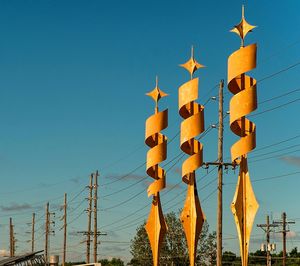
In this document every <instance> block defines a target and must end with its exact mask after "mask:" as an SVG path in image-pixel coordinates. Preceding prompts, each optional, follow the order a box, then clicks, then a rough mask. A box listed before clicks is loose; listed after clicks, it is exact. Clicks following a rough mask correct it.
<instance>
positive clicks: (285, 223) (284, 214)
mask: <svg viewBox="0 0 300 266" xmlns="http://www.w3.org/2000/svg"><path fill="white" fill-rule="evenodd" d="M281 219H282V220H281V221H277V222H275V223H276V224H278V225H279V224H280V225H282V231H281V233H282V253H283V254H282V266H286V233H287V232H289V231H290V230H287V229H286V225H287V224H294V223H295V222H294V221H287V220H286V213H285V212H283V213H282V216H281Z"/></svg>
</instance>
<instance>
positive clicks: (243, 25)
mask: <svg viewBox="0 0 300 266" xmlns="http://www.w3.org/2000/svg"><path fill="white" fill-rule="evenodd" d="M254 28H256V26H252V25H250V24H249V23H248V22H247V21H246V19H245V15H244V5H243V6H242V20H241V22H240V23H239V24H238V25H235V26H234V28H233V29H232V30H231V32H234V33H236V34H237V35H239V36H240V37H241V39H242V46H243V45H244V39H245V37H246V35H247V33H248V32H251V31H252V30H253V29H254Z"/></svg>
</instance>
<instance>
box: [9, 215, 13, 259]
mask: <svg viewBox="0 0 300 266" xmlns="http://www.w3.org/2000/svg"><path fill="white" fill-rule="evenodd" d="M13 249H14V248H13V225H12V218H11V217H10V218H9V256H10V257H13V256H14V252H13Z"/></svg>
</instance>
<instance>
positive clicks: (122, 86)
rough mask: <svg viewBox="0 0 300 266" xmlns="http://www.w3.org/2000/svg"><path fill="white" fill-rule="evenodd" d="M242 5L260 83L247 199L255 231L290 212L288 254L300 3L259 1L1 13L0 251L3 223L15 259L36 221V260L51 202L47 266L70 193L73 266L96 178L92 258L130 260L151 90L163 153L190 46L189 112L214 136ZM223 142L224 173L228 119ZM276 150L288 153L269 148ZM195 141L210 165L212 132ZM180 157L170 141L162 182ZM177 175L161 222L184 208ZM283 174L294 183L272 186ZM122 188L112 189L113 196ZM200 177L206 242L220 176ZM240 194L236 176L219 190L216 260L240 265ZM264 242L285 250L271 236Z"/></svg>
mask: <svg viewBox="0 0 300 266" xmlns="http://www.w3.org/2000/svg"><path fill="white" fill-rule="evenodd" d="M242 4H245V15H246V19H247V20H248V22H249V23H250V24H252V25H257V26H258V27H257V28H256V29H255V30H254V32H253V33H251V34H249V35H248V36H247V38H246V44H250V43H254V42H256V43H257V45H258V58H257V69H256V70H254V71H252V72H251V75H252V76H253V77H254V78H256V79H257V80H258V81H259V82H258V100H259V107H258V110H257V111H256V114H257V115H255V116H253V117H252V118H251V120H253V121H254V122H255V123H256V125H257V152H253V154H250V155H249V171H250V176H251V179H252V180H256V182H254V183H253V187H254V191H255V193H256V195H257V199H258V201H259V203H260V209H259V211H258V214H257V217H256V220H255V224H256V223H264V222H265V216H266V215H267V214H269V215H272V217H273V218H274V219H279V218H280V215H281V212H282V211H286V212H287V216H288V218H290V219H294V220H295V221H296V224H295V225H293V226H291V237H290V238H289V239H288V248H289V249H290V248H292V247H293V246H298V244H299V240H300V237H299V236H300V224H299V220H300V215H299V208H298V204H297V203H298V201H299V200H300V198H299V193H298V187H299V180H298V176H299V173H298V174H294V173H296V172H299V171H300V169H299V167H300V153H299V151H298V150H299V149H297V145H299V143H300V139H299V138H298V137H297V136H298V135H299V134H300V126H299V123H298V120H297V114H298V112H299V102H298V100H297V99H299V91H300V90H299V89H300V88H299V67H300V66H298V65H295V64H297V63H298V62H299V60H300V56H299V53H298V50H299V47H300V27H298V25H300V18H299V15H298V10H299V7H300V6H299V5H300V4H299V3H298V1H292V0H290V1H288V2H284V3H283V2H280V1H273V2H272V5H270V2H269V1H238V0H234V1H230V2H229V1H219V2H218V3H216V2H212V1H156V0H152V1H93V0H91V1H64V0H62V1H46V0H44V1H29V0H28V1H0V38H1V41H0V73H1V74H0V88H1V89H0V99H1V100H0V123H1V130H0V175H1V180H2V185H1V186H0V225H1V226H0V234H1V236H2V237H1V239H0V249H1V250H7V249H8V248H9V246H8V234H7V230H8V228H7V224H8V221H9V217H12V218H13V221H14V223H15V228H16V229H15V231H16V233H17V234H16V238H17V239H18V240H19V242H18V248H17V252H24V251H27V250H28V249H30V243H27V242H26V240H28V239H29V235H28V234H26V231H28V230H29V229H30V227H29V226H28V225H27V224H26V223H28V222H30V220H31V213H32V212H36V214H37V219H38V222H37V228H38V230H37V236H38V237H39V239H38V240H37V249H43V247H44V242H43V240H44V236H43V219H44V217H43V214H44V206H45V204H46V202H47V201H49V202H50V209H51V210H53V211H55V212H56V218H55V219H56V227H55V230H56V235H55V237H52V238H51V248H52V251H51V253H59V252H60V250H61V246H62V231H59V228H60V227H61V221H60V220H59V218H60V216H61V215H62V212H61V211H60V208H59V206H60V205H62V203H63V194H64V193H65V192H66V193H68V198H69V199H70V200H72V201H71V202H70V214H69V222H70V225H69V233H70V234H71V235H69V239H68V241H69V242H70V248H69V253H68V259H69V260H71V259H81V258H83V257H84V251H85V246H84V244H80V242H81V241H82V240H83V237H81V236H76V235H74V234H72V233H73V232H76V231H82V230H85V229H86V214H85V213H84V212H83V211H84V209H85V208H87V202H86V201H85V197H87V190H84V187H85V185H87V184H88V178H89V174H90V173H91V172H92V171H95V170H96V169H98V170H99V171H100V180H99V182H100V191H99V195H100V198H99V205H100V207H99V209H100V212H99V225H100V230H102V231H104V232H107V233H108V235H107V236H105V237H103V238H102V239H101V241H102V243H101V246H100V248H99V252H100V254H101V255H102V256H107V257H110V256H117V255H118V256H121V257H122V258H124V259H128V258H130V255H129V251H128V250H129V245H130V243H129V241H130V239H131V238H132V237H133V235H134V232H135V228H136V226H137V225H138V224H140V223H141V222H142V221H143V220H144V219H146V218H147V216H148V212H149V207H145V208H144V206H145V205H146V204H147V203H150V201H151V200H150V199H148V198H147V193H146V184H147V182H150V181H151V179H150V178H147V177H146V175H145V169H144V168H145V167H144V166H143V163H144V162H145V156H146V151H147V147H146V146H145V145H144V126H145V120H146V118H147V117H148V116H149V115H150V114H152V112H153V102H152V101H151V99H150V98H148V97H146V96H145V93H146V92H148V91H150V90H152V89H153V88H154V86H155V76H156V75H158V76H159V86H160V88H161V89H162V90H164V91H165V92H167V93H169V94H170V96H169V97H167V98H164V99H163V100H161V102H160V107H161V108H169V128H168V129H167V130H165V134H166V135H167V136H168V137H169V139H171V138H172V137H174V136H176V134H177V133H178V131H179V123H180V118H179V115H178V106H177V101H178V100H177V92H178V87H179V86H180V85H181V84H182V83H184V82H185V81H187V80H188V78H189V76H188V74H187V72H186V71H185V70H184V69H182V68H180V67H178V65H179V64H181V63H183V62H185V61H186V60H187V59H188V58H189V56H190V48H191V45H194V48H195V57H196V59H197V60H198V61H199V62H200V63H201V64H203V65H205V66H207V67H206V68H205V69H201V70H199V71H198V72H197V74H196V76H199V77H200V88H199V95H200V97H199V100H198V102H199V103H202V104H203V103H205V102H207V104H206V105H205V108H206V110H205V122H206V128H207V129H209V127H210V125H211V124H214V123H216V122H217V108H218V105H217V103H216V102H214V101H212V100H209V97H211V96H215V95H217V89H216V85H217V84H218V82H219V81H220V79H225V82H226V75H227V74H226V73H227V58H228V56H229V55H230V54H231V53H232V52H234V51H235V50H237V49H238V48H239V45H240V41H239V38H238V37H237V36H236V35H235V34H232V33H230V32H229V30H230V29H231V28H232V27H233V25H235V24H237V23H239V21H240V18H241V6H242ZM293 65H295V66H294V67H292V68H290V69H288V70H286V71H283V72H282V73H280V74H276V75H274V76H270V75H272V74H274V73H277V72H279V71H281V70H284V69H286V68H288V67H289V66H293ZM265 77H268V78H267V79H264V78H265ZM262 79H263V80H262ZM260 80H261V81H260ZM225 92H226V93H225V109H228V103H229V99H230V97H231V96H230V93H227V89H226V88H225ZM277 96H280V97H277ZM274 97H275V98H274ZM273 98H274V99H273ZM270 99H272V100H270ZM266 100H268V101H266ZM294 100H295V102H293V103H290V104H287V105H284V104H286V103H289V102H291V101H294ZM260 103H261V104H260ZM281 105H284V106H283V107H280V106H281ZM277 107H280V108H277ZM272 108H275V109H274V110H273V111H269V112H264V111H266V110H269V109H272ZM260 112H263V113H260ZM224 137H225V140H224V142H225V146H224V156H225V157H226V159H229V155H230V154H229V150H230V146H231V145H232V143H234V141H235V140H236V138H235V137H234V136H233V134H232V133H231V132H230V129H229V126H228V118H226V120H225V133H224ZM294 137H295V138H294ZM292 138H293V139H292ZM288 139H291V140H288ZM284 140H288V141H286V142H283V143H281V144H278V145H275V146H271V147H267V148H266V146H268V145H272V144H275V143H278V142H280V141H284ZM202 141H203V144H204V160H205V161H212V160H215V159H216V156H217V142H216V141H217V130H216V129H214V130H209V132H208V133H207V135H206V136H205V137H204V138H203V140H202ZM259 148H261V149H260V150H259ZM276 151H277V152H276ZM179 153H180V149H179V139H178V137H175V139H174V140H173V141H172V142H171V143H170V145H168V159H167V161H166V162H169V164H168V165H167V166H166V169H168V167H169V168H170V167H171V166H172V165H173V164H174V163H175V162H176V160H174V157H175V156H176V155H178V154H179ZM269 157H272V158H269ZM258 160H259V161H258ZM251 161H252V162H251ZM181 163H182V161H179V162H178V163H177V164H176V165H174V166H173V167H172V168H171V169H169V171H168V176H167V182H168V184H169V188H167V189H166V190H165V191H164V192H162V204H163V208H164V211H165V212H169V211H172V210H173V211H177V210H178V209H179V208H181V207H182V206H183V199H184V197H185V188H186V187H185V186H184V185H183V184H180V185H176V184H178V183H179V182H180V180H181V177H180V175H179V174H178V172H179V169H180V165H181ZM135 169H136V170H135ZM134 170H135V171H134ZM127 174H128V175H127ZM287 174H291V175H288V176H285V177H278V178H273V177H276V176H282V175H287ZM124 175H127V176H125V177H124V178H122V181H117V182H114V183H111V182H112V181H114V180H116V179H115V178H117V177H122V176H124ZM205 175H206V170H204V169H201V170H199V171H198V173H197V176H198V180H199V181H198V186H199V195H200V198H201V199H202V200H203V203H202V206H203V210H204V212H205V213H206V216H207V220H208V223H209V224H210V229H211V230H214V229H215V223H216V193H215V189H216V181H214V180H215V179H216V171H213V172H212V173H210V174H209V175H207V176H205ZM269 177H270V179H265V180H259V179H262V178H269ZM142 178H144V179H142ZM236 180H237V172H235V173H234V172H233V171H229V172H228V174H225V176H224V183H225V186H224V250H232V251H234V252H237V251H238V241H237V239H235V237H236V230H235V225H234V221H233V217H232V215H231V213H230V208H229V207H230V203H231V200H232V198H233V194H234V190H235V183H236ZM258 180H259V181H258ZM138 182H139V183H138ZM109 183H111V184H109ZM125 188H126V189H125ZM170 188H173V189H171V190H170ZM142 191H144V193H143V192H142ZM168 191H169V192H168ZM111 193H115V194H113V195H110V194H111ZM164 194H165V195H164ZM208 196H210V197H209V198H208ZM131 197H132V199H131V200H130V201H128V202H126V203H124V204H121V205H119V204H120V203H122V202H124V201H126V200H128V199H129V198H131ZM118 205H119V206H118ZM76 207H77V208H76ZM133 212H136V213H135V214H134V215H132V216H130V214H131V213H133ZM263 239H264V235H263V232H262V231H261V230H260V229H259V228H256V227H255V226H254V229H253V235H252V243H251V249H252V250H256V249H258V248H259V243H260V242H261V241H262V240H263ZM272 239H273V240H274V241H276V243H277V245H278V249H281V244H280V243H281V242H280V236H279V235H274V238H272Z"/></svg>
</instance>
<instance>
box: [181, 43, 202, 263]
mask: <svg viewBox="0 0 300 266" xmlns="http://www.w3.org/2000/svg"><path fill="white" fill-rule="evenodd" d="M181 66H182V67H184V68H185V69H187V70H188V71H189V73H190V75H191V80H190V81H188V82H186V83H184V84H183V85H182V86H180V87H179V91H178V94H179V95H178V99H179V114H180V116H181V117H182V118H183V119H184V120H183V121H182V122H181V130H180V148H181V150H182V151H183V152H185V153H186V154H188V155H190V157H188V158H187V159H186V160H185V161H184V162H183V164H182V180H183V182H184V183H186V184H187V185H188V188H187V195H186V201H185V204H184V208H183V210H182V213H181V217H180V218H181V223H182V225H183V228H184V232H185V236H186V240H187V245H188V250H189V258H190V265H192V266H194V265H195V258H196V250H197V243H198V239H199V235H200V233H201V230H202V225H203V222H204V219H205V216H204V213H203V212H202V209H201V205H200V201H199V198H198V192H197V185H196V178H195V171H196V170H197V169H198V168H199V167H201V166H202V164H203V155H202V153H203V147H202V144H201V143H200V142H199V141H197V140H196V139H195V137H196V136H198V135H199V134H201V133H202V132H203V131H204V106H202V105H200V104H198V103H196V102H194V101H195V100H197V99H198V82H199V79H198V78H193V74H194V72H195V71H196V70H197V69H198V68H202V67H204V66H202V65H200V64H199V63H197V62H196V61H195V59H194V50H193V47H192V54H191V58H190V59H189V60H188V61H187V62H186V63H185V64H182V65H181Z"/></svg>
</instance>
